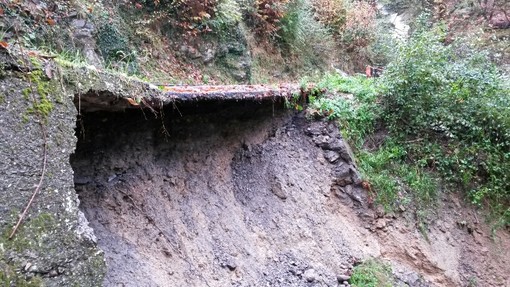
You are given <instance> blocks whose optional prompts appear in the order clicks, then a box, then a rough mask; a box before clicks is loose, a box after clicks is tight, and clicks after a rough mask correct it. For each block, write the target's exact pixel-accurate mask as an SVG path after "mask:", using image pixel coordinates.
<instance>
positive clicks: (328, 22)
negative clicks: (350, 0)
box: [313, 0, 347, 33]
mask: <svg viewBox="0 0 510 287" xmlns="http://www.w3.org/2000/svg"><path fill="white" fill-rule="evenodd" d="M313 8H314V11H315V18H316V20H317V21H318V22H320V23H322V24H323V25H324V26H326V27H329V28H330V29H331V30H332V31H333V32H334V33H335V32H336V33H338V32H340V30H341V29H342V27H343V25H344V24H345V20H346V14H347V9H346V8H345V1H344V0H315V1H313Z"/></svg>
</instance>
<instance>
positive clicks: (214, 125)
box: [71, 101, 510, 286]
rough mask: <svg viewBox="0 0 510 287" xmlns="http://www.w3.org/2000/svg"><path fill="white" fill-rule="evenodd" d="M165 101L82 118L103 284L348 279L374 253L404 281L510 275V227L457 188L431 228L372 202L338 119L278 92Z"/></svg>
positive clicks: (82, 159)
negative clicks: (501, 226)
mask: <svg viewBox="0 0 510 287" xmlns="http://www.w3.org/2000/svg"><path fill="white" fill-rule="evenodd" d="M163 112H164V117H163V119H162V118H161V117H157V118H156V117H154V116H153V115H152V114H151V112H150V111H141V110H129V111H125V112H105V111H96V112H88V113H87V112H84V113H82V115H81V118H80V119H79V120H78V122H77V126H78V128H77V137H78V144H77V149H76V153H75V154H74V155H73V156H72V158H71V164H72V166H73V169H74V171H75V188H76V191H77V193H78V196H79V198H80V201H81V204H80V209H81V210H82V211H83V212H84V214H85V216H86V217H87V219H88V221H89V222H90V226H91V227H92V228H93V229H94V232H95V234H96V236H97V238H98V246H99V247H100V248H101V249H102V250H103V251H104V252H105V259H106V263H107V268H108V270H107V274H106V278H105V281H104V286H169V285H171V286H342V285H340V284H343V283H344V280H347V279H348V278H349V277H350V275H351V273H352V269H353V267H354V266H355V265H358V264H359V263H361V262H363V261H365V260H368V259H370V258H377V259H380V260H384V262H387V263H388V264H390V266H391V267H392V269H393V277H394V278H393V279H394V282H395V283H394V285H395V286H469V285H468V284H471V283H470V282H473V281H474V280H476V282H480V284H481V285H480V286H507V285H508V283H509V282H508V278H507V277H506V275H505V274H508V272H510V270H509V266H510V264H508V263H509V262H508V258H510V257H509V256H508V249H507V248H506V247H505V246H509V244H510V238H509V236H508V234H507V233H506V232H504V231H501V232H497V233H495V234H493V235H492V236H493V237H491V233H490V230H489V229H488V227H487V226H486V225H485V224H483V222H482V223H480V222H478V217H477V215H476V212H475V211H473V210H472V209H470V208H466V207H465V206H464V204H463V203H462V201H459V200H457V199H455V197H452V198H450V197H445V198H444V203H442V204H439V206H438V209H437V211H438V216H437V217H436V218H434V219H431V222H430V224H429V226H428V228H427V229H426V231H425V232H426V233H425V234H424V233H422V232H420V231H419V230H418V228H417V226H416V225H415V224H416V220H415V218H414V217H413V213H412V212H411V211H404V212H401V213H399V214H393V213H389V214H385V213H384V212H383V211H382V210H379V209H377V208H375V209H374V208H373V207H372V206H371V205H370V198H369V194H368V193H367V192H366V191H365V190H363V188H362V187H361V184H360V183H361V179H360V177H359V174H358V172H357V170H356V165H355V163H354V161H353V159H352V157H351V153H350V150H349V147H348V146H347V145H346V144H345V143H344V141H343V139H342V137H341V135H340V133H339V131H338V127H337V126H336V125H335V124H333V123H329V122H327V121H313V120H310V119H307V118H306V117H305V116H304V115H303V114H302V113H296V112H294V111H290V110H286V109H282V108H281V103H274V102H271V101H266V102H230V103H229V102H195V103H192V104H187V105H184V106H179V107H177V106H172V105H169V106H167V107H165V109H164V110H163ZM475 219H476V220H475ZM422 231H423V230H422ZM494 239H496V240H494ZM346 283H347V282H346ZM343 286H348V285H343Z"/></svg>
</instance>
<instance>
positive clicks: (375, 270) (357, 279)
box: [349, 260, 393, 287]
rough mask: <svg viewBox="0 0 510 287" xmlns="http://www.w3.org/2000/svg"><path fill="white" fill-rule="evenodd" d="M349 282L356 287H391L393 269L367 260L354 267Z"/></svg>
mask: <svg viewBox="0 0 510 287" xmlns="http://www.w3.org/2000/svg"><path fill="white" fill-rule="evenodd" d="M349 282H350V284H351V285H352V286H356V287H391V286H393V279H392V274H391V267H390V266H389V265H386V264H384V263H381V262H379V261H375V260H367V261H365V262H363V263H362V264H360V265H358V266H356V267H354V270H353V273H352V276H351V279H350V280H349Z"/></svg>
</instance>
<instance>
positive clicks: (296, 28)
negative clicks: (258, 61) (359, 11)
mask: <svg viewBox="0 0 510 287" xmlns="http://www.w3.org/2000/svg"><path fill="white" fill-rule="evenodd" d="M314 16H315V15H314V12H313V6H312V3H311V2H310V1H309V0H295V1H291V2H289V4H288V5H287V10H286V12H285V14H284V16H283V18H282V19H281V21H280V22H279V27H280V29H279V30H278V36H279V40H280V42H281V44H282V47H283V48H284V49H285V50H286V51H288V52H289V53H290V54H292V55H294V56H295V57H297V58H298V59H299V60H301V61H302V62H303V63H304V64H305V65H306V64H308V65H312V66H319V65H323V64H324V60H325V59H327V57H326V55H330V54H332V53H333V49H334V40H333V37H332V35H331V33H330V32H329V30H328V29H327V28H326V27H325V26H324V25H323V24H322V23H320V22H319V21H317V20H316V19H315V17H314Z"/></svg>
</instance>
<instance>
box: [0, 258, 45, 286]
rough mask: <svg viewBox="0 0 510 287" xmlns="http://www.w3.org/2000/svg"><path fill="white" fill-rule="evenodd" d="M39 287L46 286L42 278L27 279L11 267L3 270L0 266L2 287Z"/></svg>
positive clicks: (0, 283) (0, 284)
mask: <svg viewBox="0 0 510 287" xmlns="http://www.w3.org/2000/svg"><path fill="white" fill-rule="evenodd" d="M11 286H16V287H39V286H44V285H43V283H42V280H41V278H40V277H34V278H31V279H26V278H24V276H22V275H20V274H18V273H16V272H14V271H13V270H12V268H11V267H9V266H6V267H4V268H2V265H1V264H0V287H11Z"/></svg>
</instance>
